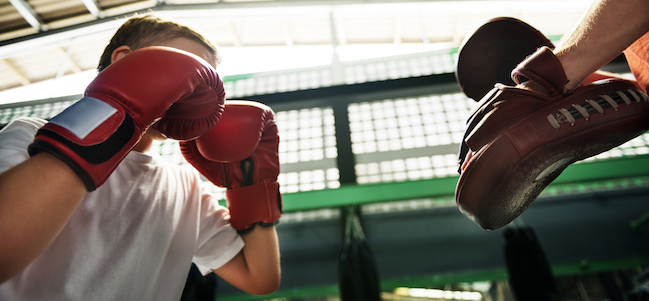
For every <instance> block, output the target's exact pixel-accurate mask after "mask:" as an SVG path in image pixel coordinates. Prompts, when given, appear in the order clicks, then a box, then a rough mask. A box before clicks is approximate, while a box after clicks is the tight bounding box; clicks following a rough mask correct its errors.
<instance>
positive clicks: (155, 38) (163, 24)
mask: <svg viewBox="0 0 649 301" xmlns="http://www.w3.org/2000/svg"><path fill="white" fill-rule="evenodd" d="M175 38H187V39H190V40H193V41H196V42H198V43H200V44H202V45H203V46H205V48H207V49H208V50H210V51H211V52H212V54H213V56H214V57H215V58H217V60H218V57H219V56H218V52H217V50H216V47H215V46H214V45H213V44H212V43H210V41H209V40H207V38H205V37H204V36H203V35H201V34H200V33H198V32H197V31H196V30H195V29H192V28H191V27H188V26H186V25H182V24H179V23H177V22H175V21H170V20H165V19H163V18H161V17H159V16H156V15H153V14H146V15H141V16H134V17H132V18H130V19H129V20H128V21H126V22H125V23H124V24H123V25H122V26H121V27H120V28H119V29H118V30H117V32H116V33H115V35H114V36H113V38H112V39H111V40H110V43H109V44H108V46H106V49H104V53H103V54H102V55H101V58H100V59H99V66H97V70H98V71H100V72H101V71H102V70H104V69H105V68H106V67H108V65H110V64H111V55H112V53H113V51H115V49H117V48H118V47H120V46H123V45H127V46H129V47H130V48H131V49H132V50H136V49H139V48H143V47H148V46H156V45H159V44H160V43H162V42H166V41H169V40H171V39H175Z"/></svg>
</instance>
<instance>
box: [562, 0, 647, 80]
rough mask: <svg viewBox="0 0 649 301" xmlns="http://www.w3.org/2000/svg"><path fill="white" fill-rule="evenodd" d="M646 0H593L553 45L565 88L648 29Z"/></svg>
mask: <svg viewBox="0 0 649 301" xmlns="http://www.w3.org/2000/svg"><path fill="white" fill-rule="evenodd" d="M647 12H649V0H595V1H594V2H593V4H592V5H591V7H590V8H589V10H588V11H587V12H586V13H585V14H584V15H583V17H582V19H581V20H580V21H579V22H578V24H576V26H575V27H574V28H573V29H572V30H571V31H570V32H568V33H567V34H566V35H565V36H564V38H563V39H562V40H561V42H560V43H559V45H558V46H557V47H556V48H555V50H554V53H555V54H556V56H557V58H559V61H561V64H562V65H563V68H564V70H565V72H566V75H567V77H568V80H569V83H568V85H566V90H572V89H574V88H576V87H577V86H578V85H579V84H580V83H581V82H582V81H583V80H584V79H586V77H588V76H589V75H590V74H592V73H593V72H595V71H597V70H598V69H599V68H601V67H602V66H604V65H606V64H607V63H609V62H610V61H611V60H613V59H614V58H615V57H617V56H618V55H620V54H621V53H622V51H624V49H626V48H627V47H628V46H629V45H631V44H632V43H633V42H634V41H635V40H636V39H638V38H640V37H641V36H642V35H643V34H644V33H646V32H647V31H649V15H648V14H647Z"/></svg>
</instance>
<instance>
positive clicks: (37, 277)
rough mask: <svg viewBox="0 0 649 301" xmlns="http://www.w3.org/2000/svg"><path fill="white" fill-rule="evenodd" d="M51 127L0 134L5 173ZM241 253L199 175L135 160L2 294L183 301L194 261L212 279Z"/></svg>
mask: <svg viewBox="0 0 649 301" xmlns="http://www.w3.org/2000/svg"><path fill="white" fill-rule="evenodd" d="M44 124H45V121H44V120H41V119H34V118H19V119H16V120H14V121H13V122H11V123H10V124H9V125H7V126H6V127H5V128H4V129H3V130H2V131H0V172H4V171H5V170H7V169H8V168H10V167H11V166H14V165H16V164H17V163H19V162H22V161H23V160H26V159H27V158H28V157H29V156H28V154H27V146H28V145H29V144H30V143H31V142H32V141H33V139H34V134H35V133H36V130H37V129H38V128H39V127H41V126H42V125H44ZM34 185H38V183H34ZM46 201H47V200H43V202H46ZM242 247H243V240H242V239H241V237H240V236H239V235H238V234H237V233H236V230H235V229H234V228H232V227H231V226H230V223H229V212H228V210H227V209H226V208H224V207H222V206H220V205H219V204H218V202H217V200H216V199H215V198H214V197H212V196H211V195H210V194H209V193H208V192H207V189H202V182H201V180H200V178H199V176H198V174H196V173H195V172H194V171H192V170H190V169H187V168H183V167H181V166H178V165H173V164H168V163H164V162H163V160H161V158H160V157H156V156H151V155H148V154H143V153H138V152H131V153H129V154H128V155H127V156H126V158H125V159H124V161H122V163H120V165H119V166H118V167H117V169H116V170H115V171H114V172H113V173H112V174H111V176H110V177H109V178H108V180H107V181H106V182H105V183H104V184H103V185H102V186H100V187H99V188H98V189H97V190H95V191H93V192H90V193H88V194H87V195H86V197H85V198H84V200H83V201H82V202H81V204H80V205H79V207H78V208H77V209H76V210H75V212H74V213H73V215H72V217H71V219H70V221H69V222H68V224H67V225H66V226H65V227H64V229H63V231H62V232H61V234H60V235H59V236H58V237H57V238H56V239H55V240H54V242H53V243H52V244H51V245H50V246H49V247H48V248H47V249H46V250H45V251H44V252H43V253H42V254H40V255H39V256H38V257H37V258H36V260H34V261H33V262H32V263H31V264H30V265H29V266H28V267H27V268H26V269H25V270H24V271H23V272H22V273H20V274H18V275H17V276H16V277H14V278H12V279H11V280H9V281H7V282H6V283H4V284H2V285H0V300H3V301H4V300H20V301H27V300H66V301H67V300H93V301H94V300H110V301H114V300H179V299H180V296H181V294H182V290H183V287H184V284H185V280H186V279H187V275H188V273H189V269H190V267H191V263H192V262H194V263H196V264H197V266H199V268H200V269H201V271H202V272H203V273H204V274H206V273H208V272H209V270H210V269H215V268H218V267H220V266H222V265H223V264H225V263H226V262H228V261H229V260H230V259H232V258H233V257H234V256H235V255H236V254H237V253H238V252H239V251H240V250H241V248H242Z"/></svg>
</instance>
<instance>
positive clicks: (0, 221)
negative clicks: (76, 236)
mask: <svg viewBox="0 0 649 301" xmlns="http://www.w3.org/2000/svg"><path fill="white" fill-rule="evenodd" d="M85 194H86V187H85V185H84V184H83V182H82V181H81V179H80V178H79V177H78V176H77V175H76V174H75V173H74V172H73V171H72V170H71V169H70V168H69V167H68V166H67V165H66V164H64V163H63V162H62V161H60V160H58V159H56V158H55V157H53V156H51V155H50V154H48V153H40V154H38V155H36V156H34V157H32V158H30V159H28V160H27V161H24V162H22V163H21V164H18V165H16V166H15V167H13V168H11V169H9V170H7V171H6V172H4V173H2V174H0V241H2V243H1V244H0V283H2V282H4V281H6V280H8V279H10V278H11V277H13V276H15V275H16V274H17V273H19V272H20V271H21V270H22V269H24V268H25V267H26V266H27V265H29V263H30V262H32V261H33V260H34V259H35V258H36V257H37V256H38V255H39V254H40V253H41V252H42V251H43V250H45V248H47V246H49V245H50V243H51V242H52V241H53V240H54V239H55V238H56V236H57V235H58V234H59V233H60V231H61V230H62V229H63V227H64V226H65V224H66V223H67V222H68V220H69V219H70V216H71V215H72V213H73V212H74V210H75V209H76V207H77V206H78V205H79V203H80V201H81V200H82V199H83V197H84V196H85Z"/></svg>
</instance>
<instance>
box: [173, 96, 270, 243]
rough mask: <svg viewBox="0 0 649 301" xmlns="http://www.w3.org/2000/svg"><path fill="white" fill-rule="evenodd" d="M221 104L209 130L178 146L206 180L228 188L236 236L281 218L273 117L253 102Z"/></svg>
mask: <svg viewBox="0 0 649 301" xmlns="http://www.w3.org/2000/svg"><path fill="white" fill-rule="evenodd" d="M225 104H226V106H225V111H224V112H223V116H222V117H221V119H220V121H219V123H218V124H217V125H216V126H214V128H212V130H210V131H209V132H208V133H207V134H205V135H203V136H201V137H199V138H197V139H196V140H193V141H186V142H180V149H181V151H182V154H183V156H185V159H187V161H188V162H189V163H191V164H192V165H193V166H194V167H195V168H196V169H197V170H198V171H199V172H200V173H201V174H202V175H203V176H205V177H206V178H207V179H208V180H210V181H211V182H212V183H214V184H215V185H217V186H219V187H225V188H227V191H226V193H225V194H226V201H227V204H228V209H229V210H230V224H232V226H233V227H234V228H235V229H237V230H238V231H239V232H240V233H246V232H248V231H250V230H252V229H253V228H254V226H255V225H256V224H259V225H260V226H262V227H268V226H272V225H275V224H276V223H277V222H278V221H279V218H280V217H281V215H282V196H281V194H280V193H279V183H277V176H278V175H279V155H278V154H279V149H278V148H279V136H278V131H277V125H276V124H275V114H274V113H273V111H272V110H271V109H270V108H269V107H267V106H265V105H263V104H259V103H256V102H251V101H226V103H225Z"/></svg>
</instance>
